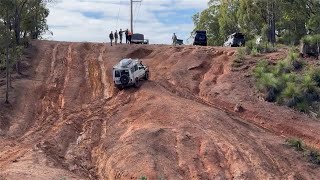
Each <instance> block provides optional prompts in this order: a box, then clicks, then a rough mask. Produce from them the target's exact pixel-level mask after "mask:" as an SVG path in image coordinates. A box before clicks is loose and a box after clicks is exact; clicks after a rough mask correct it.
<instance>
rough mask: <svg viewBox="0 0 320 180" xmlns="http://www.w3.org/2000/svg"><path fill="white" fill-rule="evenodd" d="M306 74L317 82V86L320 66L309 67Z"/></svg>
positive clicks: (319, 80) (319, 79) (319, 84)
mask: <svg viewBox="0 0 320 180" xmlns="http://www.w3.org/2000/svg"><path fill="white" fill-rule="evenodd" d="M308 74H309V75H310V76H311V77H312V79H313V80H314V81H315V82H316V83H317V86H320V68H311V69H310V70H309V71H308Z"/></svg>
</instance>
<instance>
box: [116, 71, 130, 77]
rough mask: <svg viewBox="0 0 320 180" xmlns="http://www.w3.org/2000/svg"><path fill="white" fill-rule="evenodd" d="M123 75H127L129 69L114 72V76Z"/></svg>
mask: <svg viewBox="0 0 320 180" xmlns="http://www.w3.org/2000/svg"><path fill="white" fill-rule="evenodd" d="M123 75H127V76H129V70H116V71H115V73H114V76H115V77H121V76H123Z"/></svg>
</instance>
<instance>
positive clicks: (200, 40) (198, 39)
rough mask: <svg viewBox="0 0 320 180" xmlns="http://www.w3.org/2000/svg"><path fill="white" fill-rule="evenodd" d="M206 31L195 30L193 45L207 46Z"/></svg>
mask: <svg viewBox="0 0 320 180" xmlns="http://www.w3.org/2000/svg"><path fill="white" fill-rule="evenodd" d="M207 41H208V40H207V31H196V33H195V37H194V41H193V45H200V46H207Z"/></svg>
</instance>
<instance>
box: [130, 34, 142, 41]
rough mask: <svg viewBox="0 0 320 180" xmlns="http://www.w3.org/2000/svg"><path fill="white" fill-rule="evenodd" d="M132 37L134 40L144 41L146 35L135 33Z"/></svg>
mask: <svg viewBox="0 0 320 180" xmlns="http://www.w3.org/2000/svg"><path fill="white" fill-rule="evenodd" d="M131 39H132V40H141V41H143V40H144V35H143V34H133V35H132V38H131Z"/></svg>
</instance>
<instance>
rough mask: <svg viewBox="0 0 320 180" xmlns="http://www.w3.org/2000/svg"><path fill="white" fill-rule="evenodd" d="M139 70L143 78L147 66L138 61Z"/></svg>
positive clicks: (140, 76)
mask: <svg viewBox="0 0 320 180" xmlns="http://www.w3.org/2000/svg"><path fill="white" fill-rule="evenodd" d="M137 66H138V72H139V78H143V76H144V72H145V68H144V66H143V65H142V64H140V63H138V65H137Z"/></svg>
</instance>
